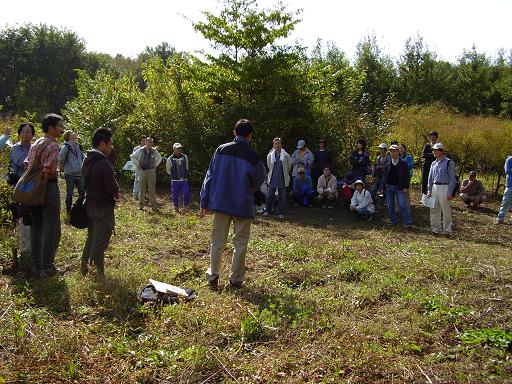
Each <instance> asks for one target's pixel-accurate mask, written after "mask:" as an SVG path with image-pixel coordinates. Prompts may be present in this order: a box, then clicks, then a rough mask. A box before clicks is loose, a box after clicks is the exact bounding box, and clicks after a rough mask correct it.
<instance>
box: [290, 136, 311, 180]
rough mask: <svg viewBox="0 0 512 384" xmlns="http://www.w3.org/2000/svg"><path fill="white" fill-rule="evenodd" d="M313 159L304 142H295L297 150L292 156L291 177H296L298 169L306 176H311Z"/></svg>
mask: <svg viewBox="0 0 512 384" xmlns="http://www.w3.org/2000/svg"><path fill="white" fill-rule="evenodd" d="M314 159H315V157H314V156H313V152H311V151H310V150H309V148H308V147H306V142H305V141H304V140H299V141H298V142H297V149H296V150H295V151H294V152H293V154H292V167H293V170H292V176H293V177H297V170H298V169H299V168H304V169H305V170H306V175H308V176H311V166H312V165H313V160H314Z"/></svg>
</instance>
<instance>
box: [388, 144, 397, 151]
mask: <svg viewBox="0 0 512 384" xmlns="http://www.w3.org/2000/svg"><path fill="white" fill-rule="evenodd" d="M393 149H394V150H397V151H398V145H396V144H393V145H390V146H389V150H390V151H391V150H393Z"/></svg>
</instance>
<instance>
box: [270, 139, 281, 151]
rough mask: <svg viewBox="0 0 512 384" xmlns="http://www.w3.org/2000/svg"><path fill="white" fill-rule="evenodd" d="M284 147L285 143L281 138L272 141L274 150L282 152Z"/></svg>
mask: <svg viewBox="0 0 512 384" xmlns="http://www.w3.org/2000/svg"><path fill="white" fill-rule="evenodd" d="M282 147H283V143H282V142H281V138H280V137H276V138H275V139H274V140H272V148H274V149H275V150H276V151H280V150H281V148H282Z"/></svg>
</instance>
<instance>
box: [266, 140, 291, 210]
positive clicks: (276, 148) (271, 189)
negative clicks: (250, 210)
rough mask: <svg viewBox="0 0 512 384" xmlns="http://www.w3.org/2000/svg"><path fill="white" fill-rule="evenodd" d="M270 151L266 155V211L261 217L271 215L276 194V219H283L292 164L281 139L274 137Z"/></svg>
mask: <svg viewBox="0 0 512 384" xmlns="http://www.w3.org/2000/svg"><path fill="white" fill-rule="evenodd" d="M272 147H273V148H272V150H271V151H270V153H269V154H268V155H267V166H268V178H267V180H268V189H267V196H266V209H265V213H264V214H263V216H268V215H270V214H271V213H272V205H273V203H274V196H275V194H276V191H277V194H278V203H277V212H276V213H277V217H278V218H279V219H284V208H285V206H286V188H288V186H289V185H290V170H291V168H292V162H291V158H290V155H289V154H288V152H286V151H285V150H284V148H283V145H282V142H281V138H279V137H276V138H275V139H274V140H273V141H272Z"/></svg>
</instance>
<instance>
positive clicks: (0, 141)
mask: <svg viewBox="0 0 512 384" xmlns="http://www.w3.org/2000/svg"><path fill="white" fill-rule="evenodd" d="M7 141H9V136H6V135H2V136H0V151H1V150H2V149H4V147H5V146H6V145H7Z"/></svg>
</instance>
